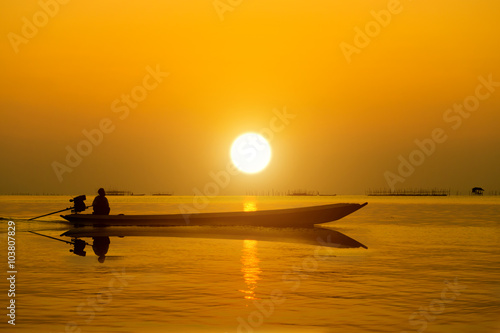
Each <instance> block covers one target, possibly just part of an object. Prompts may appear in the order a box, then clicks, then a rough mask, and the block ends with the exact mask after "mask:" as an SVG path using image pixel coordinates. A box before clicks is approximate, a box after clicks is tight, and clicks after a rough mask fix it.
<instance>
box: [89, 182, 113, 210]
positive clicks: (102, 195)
mask: <svg viewBox="0 0 500 333" xmlns="http://www.w3.org/2000/svg"><path fill="white" fill-rule="evenodd" d="M97 193H99V195H98V196H96V197H95V199H94V202H92V207H94V212H93V213H92V214H96V215H109V211H110V208H109V202H108V198H106V192H105V191H104V189H103V188H100V189H99V191H97Z"/></svg>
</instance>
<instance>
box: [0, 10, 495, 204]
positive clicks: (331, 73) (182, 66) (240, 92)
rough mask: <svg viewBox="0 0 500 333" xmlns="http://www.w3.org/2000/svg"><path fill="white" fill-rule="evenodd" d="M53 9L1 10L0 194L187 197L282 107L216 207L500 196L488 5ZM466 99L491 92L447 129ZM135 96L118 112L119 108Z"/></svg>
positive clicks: (492, 25) (492, 12) (492, 33)
mask: <svg viewBox="0 0 500 333" xmlns="http://www.w3.org/2000/svg"><path fill="white" fill-rule="evenodd" d="M60 2H61V3H59V2H56V0H45V1H44V0H42V1H41V2H40V3H39V2H37V1H26V0H16V1H14V0H8V1H3V2H2V3H1V4H0V15H1V20H0V35H2V36H4V37H3V38H2V39H1V42H0V66H1V73H2V82H1V89H0V103H1V104H0V112H1V119H2V121H1V123H0V136H1V143H0V145H1V150H0V151H1V153H2V163H1V166H0V175H1V176H0V177H1V180H2V188H1V191H0V192H1V193H14V192H32V193H33V192H38V193H42V192H47V193H65V194H66V193H67V194H79V193H80V192H86V193H93V192H94V191H95V190H96V189H97V188H98V187H100V186H105V187H107V188H111V187H113V188H115V189H126V190H132V191H134V192H142V193H150V192H158V191H174V193H176V194H186V195H189V194H193V189H194V188H198V189H200V190H203V188H204V186H205V185H206V184H207V183H210V182H212V179H211V177H210V173H211V172H213V173H217V172H219V171H221V170H224V169H225V168H226V166H227V164H228V162H229V148H230V146H231V143H232V141H233V140H234V139H235V138H236V136H238V135H239V134H241V133H243V132H248V131H256V132H259V131H261V130H262V129H263V128H268V127H269V126H270V122H271V120H272V119H273V117H275V116H276V115H275V113H274V112H273V110H275V112H277V111H276V110H280V112H283V110H285V109H286V112H288V114H291V115H294V116H295V117H294V118H293V119H292V118H290V119H289V120H290V121H289V123H288V124H287V125H286V126H285V127H284V128H283V129H282V130H281V131H280V132H279V133H275V135H274V138H273V140H272V142H271V145H272V149H273V160H272V161H271V163H270V165H269V166H268V167H267V169H265V170H264V171H262V172H260V173H258V174H254V175H235V176H231V178H230V183H229V185H228V186H222V187H223V188H221V191H220V193H221V194H244V193H245V192H246V191H247V190H268V189H273V188H274V189H277V190H288V189H297V188H303V189H309V190H318V191H320V192H323V193H339V194H363V193H364V192H365V190H367V189H369V188H381V187H386V188H387V187H389V186H390V183H391V180H389V182H388V179H392V182H393V183H392V185H393V186H394V187H395V188H404V187H427V188H429V187H438V188H451V189H452V190H460V191H466V190H468V189H470V188H471V187H473V186H482V187H484V188H485V189H487V190H500V177H499V172H498V170H500V149H499V148H498V147H500V134H499V123H500V122H499V120H500V112H499V110H500V108H499V106H500V83H499V86H495V85H494V84H493V85H492V86H490V87H489V88H490V89H491V90H488V87H484V86H483V87H479V88H478V85H480V84H481V81H480V80H479V79H478V77H483V78H484V79H485V80H487V79H488V76H491V78H492V81H493V82H500V39H499V38H498V36H500V24H498V17H500V2H496V1H490V0H479V1H458V2H457V1H451V0H449V1H448V0H447V1H440V2H438V3H436V2H435V1H429V0H419V1H409V0H407V1H401V2H399V3H398V2H397V1H392V0H391V1H389V2H388V1H312V2H310V1H309V2H304V1H293V2H284V1H272V0H266V1H263V0H242V1H236V0H233V1H228V0H220V1H216V2H215V3H216V4H217V6H218V7H217V8H218V10H219V12H218V10H217V9H216V8H215V6H214V1H212V0H204V1H200V0H192V1H147V0H146V1H141V2H129V3H125V2H123V1H94V0H88V1H84V2H82V1H74V0H73V1H68V0H64V1H63V0H60ZM41 3H42V4H45V5H41ZM63 3H64V4H63ZM230 3H232V4H233V5H229V4H230ZM224 6H226V7H224ZM43 7H45V11H44V9H43ZM224 8H225V9H224ZM228 9H230V10H228ZM391 11H392V12H391ZM373 13H375V14H373ZM387 13H388V14H389V15H390V19H389V18H388V16H387ZM384 15H385V16H384ZM375 16H378V17H379V20H384V19H385V21H379V22H381V23H377V21H375ZM221 18H223V20H222V19H221ZM37 25H38V26H37ZM367 27H368V28H372V29H375V30H368V35H367V36H365V38H363V36H361V37H360V35H359V33H358V32H357V31H360V30H361V31H362V33H363V34H366V33H367V32H366V30H365V29H366V28H367ZM377 27H378V28H377ZM369 35H371V37H370V36H369ZM366 38H369V39H370V40H369V42H367V40H366ZM360 41H362V42H364V43H365V44H367V45H363V43H360ZM347 44H349V45H350V47H352V48H354V47H355V48H356V50H357V51H356V52H354V53H352V54H346V53H345V50H344V51H343V49H342V47H341V46H342V45H344V47H345V45H347ZM352 48H351V50H352ZM147 68H149V70H148V69H147ZM154 71H157V72H160V74H156V76H157V77H156V79H155V78H154V77H153V76H152V75H151V73H150V72H154ZM162 73H163V74H162ZM165 73H168V76H167V75H166V74H165ZM144 80H146V81H144ZM145 86H146V88H148V89H146V88H144V87H145ZM476 89H479V92H480V93H481V96H486V95H488V96H487V97H484V98H482V99H481V100H479V99H478V98H476V97H474V98H476V99H477V100H478V101H479V104H478V106H477V110H476V109H475V111H473V112H471V114H470V116H468V117H467V118H464V117H462V116H460V119H457V114H456V113H449V114H447V109H449V108H453V105H454V104H455V103H456V104H462V103H464V101H465V100H466V99H467V98H468V96H476ZM132 92H134V93H135V94H136V95H135V96H138V98H139V97H140V99H142V98H143V100H141V101H139V102H138V103H137V105H135V102H134V101H133V100H132V102H131V103H132V104H131V105H134V106H133V107H131V106H127V104H125V102H123V101H121V98H122V95H127V94H128V95H130V94H131V93H132ZM144 93H145V94H146V95H144ZM141 94H142V95H141ZM115 101H117V102H115ZM468 101H469V102H471V101H472V102H474V99H470V98H469V99H468ZM114 102H115V104H114V107H113V106H112V104H113V103H114ZM119 107H122V109H119V110H118V108H119ZM124 107H125V109H126V108H128V111H127V113H125V111H124V110H125V109H124ZM114 111H117V112H114ZM445 115H447V117H446V116H445ZM120 117H122V118H120ZM452 117H454V118H452ZM445 118H446V119H445ZM103 119H109V124H108V126H111V127H112V128H113V130H111V129H109V128H108V132H110V133H105V134H103V137H102V140H100V141H101V142H100V143H99V144H97V145H91V149H92V151H91V152H90V153H89V154H88V155H87V156H83V157H82V159H81V161H80V162H79V163H76V164H77V165H76V166H74V167H70V166H69V165H68V163H67V162H66V155H67V151H66V147H67V146H69V147H71V148H72V149H77V147H78V145H79V144H80V143H81V142H82V141H84V140H86V137H85V136H84V134H83V133H82V131H84V130H87V131H92V130H94V129H97V128H99V126H100V123H101V122H102V121H103ZM458 121H461V123H460V126H458ZM104 122H106V120H104ZM454 125H455V127H457V128H456V129H454V128H453V126H454ZM436 128H442V129H443V131H444V133H445V135H446V136H447V140H446V141H445V142H443V143H438V144H436V149H435V152H433V153H432V154H430V156H427V155H426V156H425V157H424V160H423V162H422V163H421V164H420V165H417V166H416V167H415V170H414V171H413V172H412V173H411V174H410V175H403V176H402V175H401V174H400V173H399V172H398V166H399V164H400V161H399V160H398V157H399V156H400V155H402V157H403V158H406V159H408V158H409V156H410V155H411V154H412V152H413V151H415V149H417V148H418V147H417V146H416V144H415V140H424V139H428V138H431V133H432V131H433V130H434V129H436ZM94 133H95V132H94ZM96 138H97V137H96ZM82 145H85V144H82ZM82 147H83V146H82ZM87 148H88V147H87ZM415 154H416V155H415ZM415 154H414V157H415V156H417V155H418V154H419V153H415ZM417 157H418V156H417ZM420 157H421V156H420ZM54 162H56V165H58V166H59V173H58V172H57V171H55V169H54ZM61 165H63V166H64V167H65V168H66V169H61ZM69 169H71V172H67V171H68V170H69ZM61 170H66V171H64V172H63V171H61ZM388 175H390V176H388ZM394 176H396V177H400V178H394ZM388 177H389V178H388ZM391 177H392V178H391ZM394 179H398V180H396V181H394ZM401 179H403V180H404V182H402V181H400V180H401Z"/></svg>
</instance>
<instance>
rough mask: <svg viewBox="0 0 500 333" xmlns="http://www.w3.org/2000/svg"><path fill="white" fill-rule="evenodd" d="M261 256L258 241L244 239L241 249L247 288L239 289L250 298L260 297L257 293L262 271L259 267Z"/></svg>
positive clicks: (242, 269) (242, 267)
mask: <svg viewBox="0 0 500 333" xmlns="http://www.w3.org/2000/svg"><path fill="white" fill-rule="evenodd" d="M259 261H260V260H259V258H257V241H256V240H244V241H243V250H242V251H241V264H242V266H241V272H242V273H243V279H244V280H245V284H246V290H239V291H241V292H242V293H244V294H245V296H244V298H245V299H248V300H256V299H259V298H258V297H257V296H256V294H255V289H256V288H257V281H259V280H260V278H259V274H260V273H262V271H261V270H260V268H259Z"/></svg>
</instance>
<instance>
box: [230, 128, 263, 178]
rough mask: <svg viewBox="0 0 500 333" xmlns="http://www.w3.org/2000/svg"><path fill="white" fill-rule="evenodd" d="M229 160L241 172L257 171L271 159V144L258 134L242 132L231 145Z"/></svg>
mask: <svg viewBox="0 0 500 333" xmlns="http://www.w3.org/2000/svg"><path fill="white" fill-rule="evenodd" d="M231 161H232V162H233V164H234V166H236V168H238V170H240V171H242V172H245V173H257V172H259V171H262V170H264V168H265V167H266V166H267V165H268V164H269V162H270V161H271V146H270V145H269V142H267V140H266V139H265V138H264V137H263V136H262V135H260V134H257V133H245V134H242V135H240V136H239V137H237V138H236V140H234V142H233V145H232V146H231Z"/></svg>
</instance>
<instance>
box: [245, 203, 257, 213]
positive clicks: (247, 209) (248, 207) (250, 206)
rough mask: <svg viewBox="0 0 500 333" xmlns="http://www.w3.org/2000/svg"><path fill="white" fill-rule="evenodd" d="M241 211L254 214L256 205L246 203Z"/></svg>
mask: <svg viewBox="0 0 500 333" xmlns="http://www.w3.org/2000/svg"><path fill="white" fill-rule="evenodd" d="M243 211H245V212H255V211H257V203H256V202H255V201H247V202H245V203H244V204H243Z"/></svg>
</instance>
